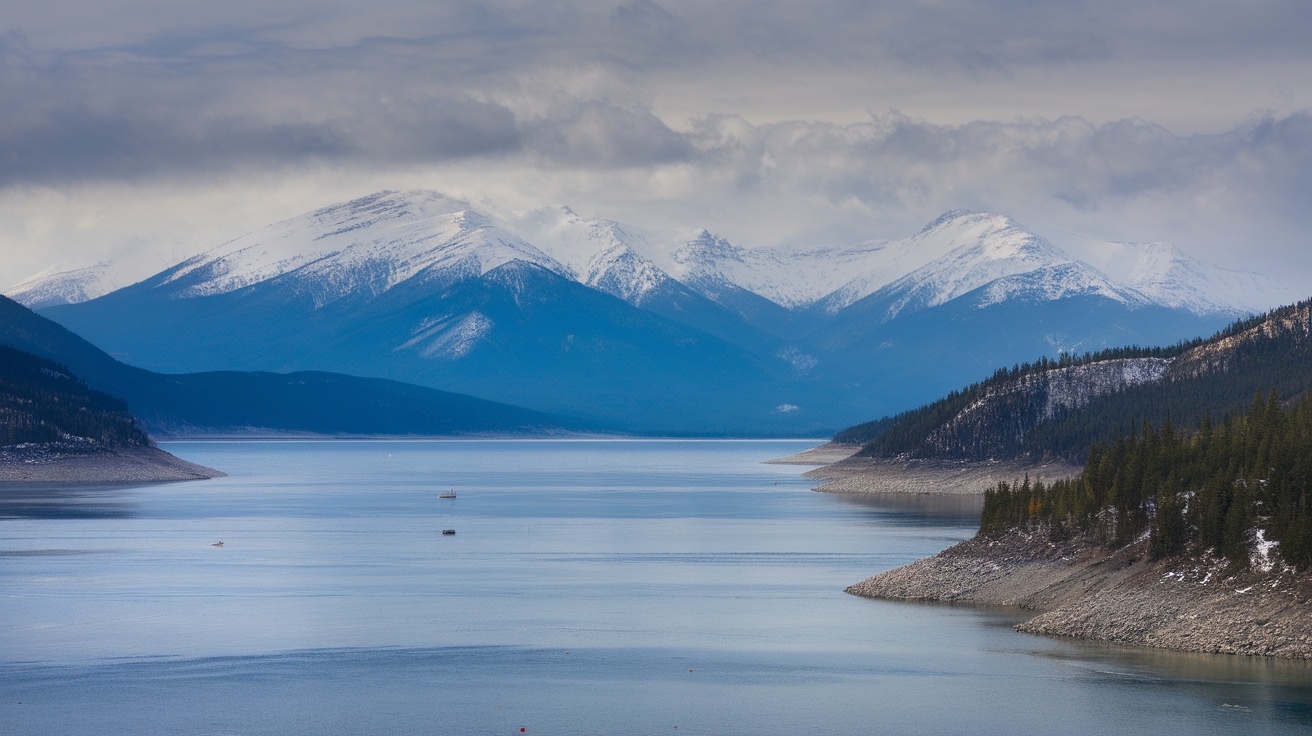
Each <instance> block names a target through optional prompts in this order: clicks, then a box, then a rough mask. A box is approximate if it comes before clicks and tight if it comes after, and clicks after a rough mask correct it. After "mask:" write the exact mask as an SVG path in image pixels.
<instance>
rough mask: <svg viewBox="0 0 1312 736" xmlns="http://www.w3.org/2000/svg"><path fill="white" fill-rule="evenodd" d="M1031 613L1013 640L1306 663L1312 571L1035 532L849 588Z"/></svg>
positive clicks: (969, 545)
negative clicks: (1157, 554)
mask: <svg viewBox="0 0 1312 736" xmlns="http://www.w3.org/2000/svg"><path fill="white" fill-rule="evenodd" d="M847 592H849V593H852V594H854V595H860V596H865V597H869V598H886V599H892V600H909V601H941V602H948V603H973V604H988V605H1007V606H1016V607H1018V608H1021V609H1024V610H1030V611H1036V612H1038V615H1036V616H1035V617H1034V618H1032V619H1030V620H1028V621H1026V622H1024V623H1022V624H1020V625H1018V626H1017V627H1016V628H1017V630H1019V631H1025V632H1029V633H1034V634H1047V635H1051V636H1065V637H1073V638H1079V639H1090V640H1095V641H1103V642H1108V643H1114V644H1127V645H1137V646H1148V647H1158V648H1162V649H1174V650H1179V651H1189V652H1205V653H1226V654H1260V655H1267V656H1276V657H1285V658H1291V659H1312V574H1309V573H1306V572H1303V573H1299V572H1296V571H1293V570H1289V569H1284V568H1280V567H1279V566H1276V567H1273V568H1272V569H1270V570H1265V571H1263V570H1260V569H1250V570H1244V571H1236V570H1233V569H1231V568H1229V567H1228V566H1227V563H1225V562H1224V561H1221V560H1218V559H1215V558H1201V559H1188V558H1176V559H1170V560H1160V561H1150V560H1149V559H1148V556H1147V543H1146V541H1143V542H1138V543H1136V544H1132V545H1129V546H1127V547H1123V548H1121V549H1117V550H1108V549H1105V548H1102V547H1100V546H1097V545H1095V544H1092V543H1089V542H1087V541H1070V542H1061V543H1054V542H1051V541H1049V540H1048V539H1047V535H1046V534H1043V533H1042V532H1032V533H1016V534H1012V535H1009V536H1008V537H1005V538H1001V539H987V538H979V537H977V538H975V539H971V540H968V541H965V542H962V543H960V544H958V545H956V546H954V547H951V548H949V549H947V550H944V551H943V552H941V553H939V554H937V555H935V556H934V557H929V558H926V559H923V560H918V561H916V562H913V563H912V564H910V565H907V566H905V567H900V568H898V569H895V570H889V571H888V572H885V573H881V574H879V575H876V576H874V577H872V578H869V579H867V580H864V581H862V582H860V583H857V584H856V585H853V586H851V587H849V588H848V589H847Z"/></svg>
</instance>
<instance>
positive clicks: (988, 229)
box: [821, 210, 1148, 319]
mask: <svg viewBox="0 0 1312 736" xmlns="http://www.w3.org/2000/svg"><path fill="white" fill-rule="evenodd" d="M889 250H890V251H893V252H896V253H897V254H899V256H901V257H900V259H899V260H898V261H894V263H895V264H896V265H902V266H905V265H906V264H908V263H914V262H915V261H916V260H918V259H920V258H924V257H925V256H927V255H932V254H936V253H941V254H942V255H939V256H937V257H935V258H934V259H933V260H931V261H929V262H928V263H925V264H924V265H922V266H919V267H917V268H915V269H914V270H912V271H910V272H909V273H906V274H905V275H900V276H899V275H898V274H897V272H896V271H893V272H889V271H880V272H875V273H870V274H862V275H860V276H858V277H856V278H855V279H853V280H852V281H851V282H849V283H848V284H846V285H844V286H843V287H842V288H840V289H838V290H836V291H835V292H834V293H833V294H830V295H829V296H828V297H826V298H825V299H824V300H823V302H821V305H822V307H823V308H824V309H825V311H827V312H830V313H836V312H838V311H840V310H841V309H843V308H844V307H847V306H849V305H851V304H853V303H855V302H857V301H859V300H861V299H864V298H865V297H867V296H871V295H872V294H876V293H882V294H884V295H885V296H886V297H887V298H888V299H889V302H890V303H889V306H888V308H887V313H886V318H887V319H892V318H894V317H896V316H897V315H898V314H899V313H901V312H903V311H906V310H917V309H925V308H929V307H935V306H938V305H940V304H945V303H947V302H949V301H952V300H953V299H957V298H959V297H962V296H965V295H966V294H968V293H970V292H973V291H975V290H977V289H984V291H983V293H982V296H981V297H980V299H979V301H978V303H977V306H980V307H984V306H989V305H992V304H998V303H1001V302H1004V301H1007V300H1010V299H1016V298H1026V299H1032V300H1039V301H1053V300H1056V299H1063V298H1068V297H1072V296H1101V297H1104V298H1107V299H1111V300H1113V301H1117V302H1121V303H1124V304H1132V305H1140V304H1147V301H1148V300H1147V299H1145V298H1144V297H1143V296H1142V295H1140V294H1139V293H1137V292H1136V291H1134V290H1133V289H1129V288H1126V287H1124V286H1121V285H1118V284H1116V283H1115V282H1113V281H1112V280H1111V279H1109V278H1108V277H1107V276H1105V275H1104V274H1102V273H1101V272H1100V271H1098V270H1097V269H1095V268H1093V267H1092V266H1089V265H1088V264H1086V263H1083V262H1081V261H1078V260H1075V259H1074V258H1071V257H1070V256H1068V255H1066V254H1065V253H1063V252H1062V251H1060V250H1058V249H1057V247H1056V246H1054V245H1053V244H1052V243H1049V242H1048V241H1047V240H1044V239H1043V238H1041V237H1039V236H1038V235H1035V234H1034V233H1031V232H1029V231H1027V230H1025V229H1024V228H1022V227H1020V226H1019V225H1017V224H1016V222H1015V221H1013V220H1012V219H1011V218H1008V217H1004V216H1001V215H993V214H989V213H983V212H967V211H964V210H954V211H952V212H948V213H946V214H944V215H942V216H941V217H939V218H938V219H936V220H934V222H931V223H930V224H929V225H928V226H926V227H925V228H924V229H923V230H921V231H920V232H919V233H917V234H915V235H914V236H912V237H911V238H908V239H907V240H905V241H899V242H897V243H894V244H890V246H889Z"/></svg>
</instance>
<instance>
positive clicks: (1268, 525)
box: [980, 391, 1312, 570]
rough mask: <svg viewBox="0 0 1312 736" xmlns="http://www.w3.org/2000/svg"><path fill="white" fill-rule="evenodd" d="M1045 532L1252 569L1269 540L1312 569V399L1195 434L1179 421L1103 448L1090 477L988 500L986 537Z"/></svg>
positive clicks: (1003, 491) (1259, 407) (1256, 410)
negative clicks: (1142, 545) (1211, 557)
mask: <svg viewBox="0 0 1312 736" xmlns="http://www.w3.org/2000/svg"><path fill="white" fill-rule="evenodd" d="M1017 527H1020V528H1043V529H1046V530H1047V532H1048V533H1049V534H1050V535H1051V536H1052V537H1053V538H1054V539H1069V538H1071V537H1072V536H1074V535H1082V536H1084V537H1086V538H1088V539H1091V540H1093V541H1095V542H1096V543H1100V544H1104V545H1106V546H1109V547H1115V546H1121V545H1125V544H1128V543H1130V542H1133V541H1135V540H1137V539H1140V538H1142V536H1143V535H1144V534H1147V535H1148V547H1149V550H1150V552H1151V555H1152V556H1153V557H1154V558H1155V559H1160V558H1163V557H1171V556H1176V555H1182V554H1192V555H1198V554H1205V553H1211V554H1215V555H1218V556H1220V557H1222V558H1224V559H1226V560H1229V561H1230V562H1231V563H1232V564H1234V565H1235V566H1238V567H1244V566H1247V565H1248V564H1249V561H1250V559H1251V558H1252V554H1253V552H1254V549H1255V546H1256V545H1257V543H1258V542H1259V541H1268V542H1275V543H1277V544H1276V546H1275V548H1274V552H1275V553H1276V554H1277V555H1278V557H1279V559H1281V560H1283V561H1284V562H1285V563H1287V564H1288V565H1290V566H1292V567H1295V568H1297V569H1300V570H1306V569H1308V568H1309V567H1312V395H1304V396H1303V397H1302V399H1300V400H1298V401H1297V402H1295V403H1293V404H1292V406H1289V407H1288V408H1286V406H1284V405H1282V402H1281V401H1280V399H1279V396H1278V394H1277V393H1276V392H1275V391H1271V392H1269V393H1267V394H1265V395H1263V394H1262V393H1258V394H1256V395H1255V396H1254V398H1253V401H1252V404H1251V406H1250V408H1249V410H1248V412H1247V414H1242V413H1241V414H1235V415H1232V416H1230V417H1229V418H1227V419H1226V420H1225V421H1224V422H1222V423H1220V424H1219V425H1214V424H1213V422H1212V420H1211V418H1210V416H1209V415H1207V414H1204V416H1203V419H1202V421H1201V422H1200V426H1199V428H1198V429H1197V430H1196V431H1193V432H1181V431H1178V430H1176V429H1175V427H1174V426H1173V424H1172V422H1171V420H1170V418H1169V417H1168V418H1167V419H1166V420H1165V421H1164V422H1163V423H1162V424H1161V425H1160V426H1158V427H1154V426H1153V425H1152V424H1150V423H1148V422H1146V421H1145V422H1144V423H1143V424H1142V427H1141V429H1140V430H1138V431H1136V432H1132V433H1130V434H1129V435H1128V436H1122V437H1118V438H1117V439H1116V440H1115V441H1114V442H1112V443H1111V444H1109V445H1106V446H1103V445H1100V444H1095V445H1094V446H1093V447H1092V449H1091V450H1090V452H1089V456H1088V460H1087V462H1086V463H1085V465H1084V471H1083V473H1081V475H1080V476H1079V477H1077V478H1075V479H1072V480H1065V481H1058V482H1055V483H1052V484H1050V485H1044V484H1043V483H1042V482H1036V483H1031V482H1030V481H1029V479H1028V478H1026V479H1025V480H1024V481H1023V482H1020V483H1015V484H1010V483H1000V484H998V486H997V487H996V488H993V489H991V490H989V491H988V492H987V493H986V494H985V498H984V510H983V514H982V518H981V522H980V534H981V535H984V536H991V535H1001V534H1004V533H1007V532H1010V531H1011V530H1013V529H1015V528H1017Z"/></svg>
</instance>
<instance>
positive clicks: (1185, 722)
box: [0, 441, 1312, 734]
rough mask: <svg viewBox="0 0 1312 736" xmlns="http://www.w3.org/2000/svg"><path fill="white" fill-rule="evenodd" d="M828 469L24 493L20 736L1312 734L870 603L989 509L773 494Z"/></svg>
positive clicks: (1248, 663)
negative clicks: (873, 588) (859, 585)
mask: <svg viewBox="0 0 1312 736" xmlns="http://www.w3.org/2000/svg"><path fill="white" fill-rule="evenodd" d="M811 444H814V443H806V442H793V441H780V442H703V441H696V442H682V441H680V442H658V441H634V442H627V441H626V442H602V441H596V442H590V441H559V442H497V441H471V442H241V443H171V444H169V445H167V449H169V450H170V451H172V452H174V453H176V454H178V455H180V456H182V457H185V458H187V459H189V460H193V461H195V462H199V463H203V464H205V465H210V466H212V467H216V468H220V469H223V470H225V471H227V472H228V473H229V474H230V475H229V477H227V478H221V479H217V480H213V481H202V482H194V483H179V484H167V485H153V486H145V487H118V488H103V487H102V488H41V489H17V490H13V489H11V490H6V491H3V492H0V631H2V632H3V633H0V733H3V734H86V733H95V734H448V733H450V734H465V733H468V734H512V733H519V732H520V728H524V729H525V733H528V734H676V733H677V734H880V733H889V734H898V733H916V734H957V733H960V734H969V733H997V734H1004V733H1005V734H1090V733H1108V734H1140V733H1142V734H1176V733H1179V734H1231V733H1248V734H1268V733H1269V734H1285V733H1288V734H1306V733H1309V731H1312V668H1309V667H1308V666H1307V665H1304V664H1298V663H1288V662H1272V661H1267V660H1262V659H1253V658H1239V657H1219V656H1216V657H1213V656H1193V655H1174V654H1166V653H1159V652H1144V651H1138V650H1130V649H1122V648H1113V647H1101V646H1095V645H1087V644H1076V643H1071V642H1066V641H1060V640H1053V639H1045V638H1040V637H1034V636H1029V635H1023V634H1018V633H1016V632H1014V631H1012V630H1011V628H1010V626H1011V625H1012V624H1013V623H1015V622H1016V621H1018V620H1019V618H1018V617H1017V616H1016V615H1015V613H1013V612H1010V611H1001V610H992V611H990V610H980V609H974V608H964V607H951V606H934V605H914V604H900V603H891V602H881V601H870V600H864V599H860V598H855V597H852V596H848V595H846V594H844V593H843V592H842V589H843V587H844V586H846V585H848V584H850V583H853V582H856V581H858V580H861V579H862V578H864V577H866V576H868V575H870V574H872V573H875V572H878V571H881V570H885V569H889V568H891V567H895V566H898V565H901V564H905V563H907V562H910V561H911V560H914V559H916V558H919V557H923V556H925V555H929V554H933V553H934V552H937V551H938V550H940V549H942V548H944V547H946V546H948V545H950V544H952V543H953V542H955V541H957V540H960V539H963V538H965V537H968V536H970V535H971V534H973V533H974V530H975V527H976V525H977V519H978V516H977V514H978V507H973V506H972V505H971V504H969V503H967V504H962V503H959V502H958V503H945V504H944V503H941V504H938V505H929V504H915V503H906V502H903V503H900V504H889V503H880V502H875V501H866V500H856V499H853V498H846V497H838V496H830V495H826V494H818V493H812V492H810V491H809V490H808V489H809V488H810V483H809V482H808V481H806V480H805V479H803V478H801V477H800V475H799V473H800V472H801V471H802V470H804V469H805V468H799V467H797V466H778V465H763V464H761V462H760V461H762V460H765V459H767V458H771V457H778V456H781V455H787V454H790V453H792V452H796V451H798V450H801V449H805V448H806V447H808V446H810V445H811ZM450 488H455V489H456V490H457V492H458V494H459V497H458V498H457V499H454V500H443V499H438V498H437V494H438V493H439V492H441V491H445V490H448V489H450ZM448 528H454V529H456V531H457V534H456V535H454V536H443V535H442V534H441V533H440V532H441V530H443V529H448ZM219 540H222V541H223V542H224V545H223V547H221V548H220V547H212V546H210V545H211V543H213V542H216V541H219Z"/></svg>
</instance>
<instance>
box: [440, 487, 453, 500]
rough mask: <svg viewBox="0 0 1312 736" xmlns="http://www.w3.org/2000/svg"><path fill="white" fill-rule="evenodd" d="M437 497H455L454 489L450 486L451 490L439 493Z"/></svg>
mask: <svg viewBox="0 0 1312 736" xmlns="http://www.w3.org/2000/svg"><path fill="white" fill-rule="evenodd" d="M437 497H438V498H455V497H456V489H454V488H452V489H451V490H449V491H447V492H446V493H439V494H437Z"/></svg>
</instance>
